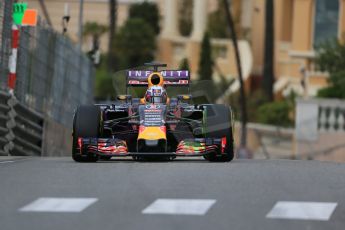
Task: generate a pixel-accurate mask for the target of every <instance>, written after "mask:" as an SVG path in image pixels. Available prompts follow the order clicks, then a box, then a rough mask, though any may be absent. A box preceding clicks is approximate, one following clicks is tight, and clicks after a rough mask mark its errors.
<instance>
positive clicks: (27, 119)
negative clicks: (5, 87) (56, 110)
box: [0, 91, 44, 156]
mask: <svg viewBox="0 0 345 230" xmlns="http://www.w3.org/2000/svg"><path fill="white" fill-rule="evenodd" d="M0 112H1V113H0V134H1V136H0V154H1V155H12V156H40V155H41V154H42V136H43V130H44V129H43V127H44V118H43V116H42V115H41V114H39V113H37V112H35V111H33V110H31V109H29V108H27V107H26V106H24V105H22V104H21V103H20V102H19V101H18V100H17V99H16V98H15V97H13V96H12V95H10V94H8V93H5V92H2V91H0Z"/></svg>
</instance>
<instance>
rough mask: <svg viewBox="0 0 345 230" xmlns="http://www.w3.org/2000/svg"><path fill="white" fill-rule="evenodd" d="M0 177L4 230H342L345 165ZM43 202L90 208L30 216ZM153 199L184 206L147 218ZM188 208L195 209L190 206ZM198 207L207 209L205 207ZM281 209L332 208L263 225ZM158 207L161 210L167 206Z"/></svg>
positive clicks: (180, 165)
mask: <svg viewBox="0 0 345 230" xmlns="http://www.w3.org/2000/svg"><path fill="white" fill-rule="evenodd" d="M0 175H1V180H0V197H1V202H0V229H1V230H9V229H11V230H12V229H15V230H20V229H25V230H31V229H32V230H39V229H49V230H55V229H56V230H62V229H70V230H72V229H73V230H82V229H83V230H86V229H102V230H103V229H104V230H105V229H111V230H114V229H138V230H139V229H140V230H146V229H147V230H156V229H157V230H158V229H179V230H183V229H188V230H194V229H198V230H199V229H226V230H229V229H248V230H249V229H250V230H253V229H265V230H273V229H308V230H309V229H342V230H343V229H344V226H345V164H336V163H322V162H316V161H289V160H235V161H233V162H231V163H209V162H206V161H203V160H189V159H188V160H175V161H173V162H133V161H125V160H120V161H110V162H98V163H75V162H73V161H72V160H71V159H70V158H27V159H25V158H24V159H1V158H0ZM42 198H44V199H51V198H54V199H65V198H87V199H88V201H89V203H88V205H86V203H84V206H83V204H81V203H82V202H81V201H78V202H77V203H75V204H74V205H75V206H77V208H80V210H79V211H78V210H74V212H71V210H72V209H73V207H72V206H73V205H72V204H69V205H68V204H67V205H66V204H65V206H64V205H62V206H61V204H56V203H55V206H54V205H53V211H52V210H50V211H49V210H43V211H42V210H38V211H37V210H36V211H35V210H34V211H32V210H31V211H30V208H33V207H34V208H35V207H36V208H37V207H38V206H40V205H41V206H42V205H43V206H44V207H43V209H44V208H48V209H49V206H52V205H51V203H49V202H48V203H44V202H43V201H42V200H39V201H40V202H41V203H40V202H38V201H37V199H42ZM90 198H91V199H90ZM157 199H170V202H171V201H172V202H174V201H176V200H174V199H183V200H182V203H183V204H184V205H186V206H184V207H182V208H181V207H180V206H179V207H176V206H174V205H172V206H173V208H171V203H170V206H169V204H168V205H167V206H165V209H168V211H169V210H170V211H171V212H172V213H170V214H160V213H159V211H158V213H153V214H152V213H151V214H150V213H145V211H144V210H145V209H147V208H148V207H151V208H152V206H150V205H152V203H153V202H155V201H157ZM195 199H197V200H195ZM90 200H91V201H90ZM191 200H192V201H193V200H194V201H195V203H194V205H196V206H193V205H192V206H193V207H192V206H191V203H193V202H191ZM34 201H36V203H34V204H32V202H34ZM160 201H162V200H160ZM163 201H164V200H163ZM180 201H181V200H180ZM200 201H202V202H203V201H210V202H209V203H208V205H206V206H208V207H205V205H204V206H203V205H202V204H201V203H202V202H201V203H198V202H200ZM279 201H289V202H290V201H293V202H326V203H327V204H329V203H331V204H333V208H334V207H335V206H336V207H335V208H334V209H333V210H331V212H329V213H328V214H329V217H328V218H326V219H325V220H322V221H321V220H313V219H307V220H306V219H304V220H301V219H298V217H294V218H289V219H279V218H278V219H274V218H268V216H267V215H268V213H269V212H270V211H272V208H273V207H274V206H275V205H276V204H277V202H279ZM51 202H53V201H51ZM54 202H58V201H56V200H55V201H54ZM30 204H31V205H30ZM317 204H320V203H317ZM27 205H30V206H27ZM59 205H60V206H59ZM157 205H158V206H159V207H158V208H162V206H164V205H166V204H164V202H163V203H159V202H158V204H156V208H157ZM71 207H72V208H71ZM169 207H170V209H169ZM298 207H299V206H298ZM310 207H311V206H310ZM313 207H314V206H313ZM313 207H312V208H313ZM41 208H42V207H41ZM54 208H55V209H54ZM59 208H60V209H59ZM74 208H75V207H74ZM64 209H66V210H67V211H66V210H64ZM163 209H164V208H163ZM295 209H296V207H295ZM57 210H60V211H59V212H56V211H57ZM68 210H70V211H68ZM315 210H316V211H315ZM315 210H314V211H315V213H316V214H315V213H313V212H314V211H310V210H309V211H308V210H304V211H303V210H302V213H301V211H300V210H299V211H298V210H295V211H294V213H297V214H298V213H299V214H300V215H303V212H304V214H308V215H309V214H310V215H311V216H313V215H314V214H315V215H318V214H320V215H325V213H324V212H323V211H322V210H320V209H317V208H315ZM151 211H152V210H151ZM165 211H166V210H165ZM175 211H177V212H185V214H184V215H180V214H181V213H180V214H179V213H174V212H175ZM278 211H279V210H278ZM328 211H329V210H328ZM188 212H190V213H189V214H188ZM193 212H194V214H193ZM196 213H198V215H195V214H196ZM283 214H284V212H283ZM285 214H286V213H285ZM297 214H296V215H297ZM308 215H307V216H308ZM310 215H309V216H310Z"/></svg>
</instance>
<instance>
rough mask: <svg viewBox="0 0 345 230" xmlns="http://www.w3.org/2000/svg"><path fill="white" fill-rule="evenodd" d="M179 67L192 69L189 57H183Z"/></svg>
mask: <svg viewBox="0 0 345 230" xmlns="http://www.w3.org/2000/svg"><path fill="white" fill-rule="evenodd" d="M179 69H182V70H188V71H189V70H190V68H189V62H188V59H187V58H183V59H182V60H181V63H180V66H179Z"/></svg>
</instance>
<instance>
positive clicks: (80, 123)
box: [72, 105, 102, 162]
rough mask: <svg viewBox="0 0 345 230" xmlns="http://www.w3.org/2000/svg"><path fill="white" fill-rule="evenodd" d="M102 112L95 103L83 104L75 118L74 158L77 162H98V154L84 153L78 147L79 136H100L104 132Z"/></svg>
mask: <svg viewBox="0 0 345 230" xmlns="http://www.w3.org/2000/svg"><path fill="white" fill-rule="evenodd" d="M101 122H102V112H101V110H100V108H99V107H98V106H95V105H81V106H79V107H78V108H77V111H76V113H75V115H74V119H73V143H72V159H73V160H74V161H76V162H96V161H97V160H98V156H96V155H90V154H88V153H86V154H82V153H81V151H79V149H78V148H77V147H78V138H89V137H91V138H98V137H99V136H100V134H101V132H102V130H101V128H102V124H101Z"/></svg>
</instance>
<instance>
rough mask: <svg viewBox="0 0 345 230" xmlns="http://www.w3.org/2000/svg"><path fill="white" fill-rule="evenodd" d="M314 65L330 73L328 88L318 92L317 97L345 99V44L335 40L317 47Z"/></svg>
mask: <svg viewBox="0 0 345 230" xmlns="http://www.w3.org/2000/svg"><path fill="white" fill-rule="evenodd" d="M316 64H317V66H318V67H319V68H320V70H322V71H328V72H329V73H330V78H329V79H328V81H329V86H328V87H326V88H324V89H321V90H319V92H318V96H319V97H326V98H345V70H344V66H345V44H342V43H341V42H340V41H338V40H337V39H333V40H329V41H326V42H324V43H322V44H321V45H320V46H318V47H317V56H316Z"/></svg>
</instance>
